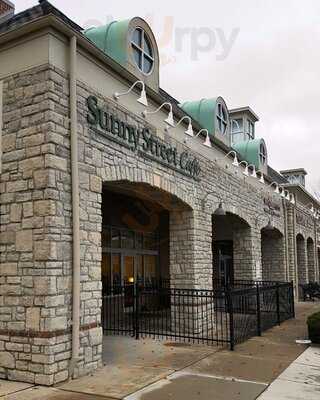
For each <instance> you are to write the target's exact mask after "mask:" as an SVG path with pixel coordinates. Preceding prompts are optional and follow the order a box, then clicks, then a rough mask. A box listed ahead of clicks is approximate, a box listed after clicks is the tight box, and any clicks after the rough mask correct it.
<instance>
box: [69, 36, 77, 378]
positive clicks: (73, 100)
mask: <svg viewBox="0 0 320 400" xmlns="http://www.w3.org/2000/svg"><path fill="white" fill-rule="evenodd" d="M69 90H70V136H71V179H72V183H71V184H72V233H73V241H72V259H73V281H72V355H71V361H70V370H69V377H70V378H72V377H73V375H74V369H75V367H76V365H77V361H78V358H79V347H80V339H79V333H80V217H79V170H78V131H77V128H78V126H77V125H78V123H77V39H76V37H75V36H73V37H72V38H71V39H70V89H69Z"/></svg>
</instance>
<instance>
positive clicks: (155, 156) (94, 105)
mask: <svg viewBox="0 0 320 400" xmlns="http://www.w3.org/2000/svg"><path fill="white" fill-rule="evenodd" d="M87 106H88V109H89V113H88V114H87V121H88V123H89V124H90V128H91V129H92V130H93V131H95V132H97V133H99V134H100V135H104V136H106V137H108V139H111V140H112V141H114V142H116V143H118V144H120V145H122V146H125V147H127V148H128V149H130V150H132V151H135V152H137V153H138V154H139V155H140V156H142V157H144V158H148V159H150V160H153V161H156V162H158V163H160V164H163V165H165V166H166V167H168V168H171V169H173V170H176V171H178V172H180V173H182V174H184V175H186V176H188V177H190V178H193V179H195V180H199V175H200V172H201V167H200V162H199V160H198V159H197V158H195V157H194V156H192V154H190V153H189V152H188V151H184V152H182V153H181V154H179V153H178V151H177V149H176V147H172V146H171V145H170V144H168V143H166V142H164V141H162V140H161V139H159V138H158V137H157V136H155V135H153V134H152V133H151V132H150V130H149V129H148V128H143V129H137V128H136V127H135V126H133V125H130V124H128V123H127V122H125V121H121V120H120V119H119V118H117V117H116V116H115V115H113V114H111V113H107V112H106V111H104V110H103V109H101V108H100V107H99V106H98V100H97V98H96V97H95V96H89V97H88V98H87Z"/></svg>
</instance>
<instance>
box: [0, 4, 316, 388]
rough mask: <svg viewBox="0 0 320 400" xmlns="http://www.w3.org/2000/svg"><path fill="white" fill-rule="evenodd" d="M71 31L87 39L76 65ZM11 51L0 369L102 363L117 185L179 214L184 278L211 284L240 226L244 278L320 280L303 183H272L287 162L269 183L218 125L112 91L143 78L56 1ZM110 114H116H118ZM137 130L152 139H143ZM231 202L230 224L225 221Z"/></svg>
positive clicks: (179, 276) (37, 14) (63, 372)
mask: <svg viewBox="0 0 320 400" xmlns="http://www.w3.org/2000/svg"><path fill="white" fill-rule="evenodd" d="M145 29H148V28H147V27H146V28H145ZM26 32H28V33H26ZM149 34H150V35H151V33H149ZM26 35H27V36H26ZM71 38H76V40H77V47H76V68H75V72H74V71H73V72H72V71H71V63H70V59H71V56H70V53H71V44H70V39H71ZM31 50H32V54H31V55H30V51H31ZM0 62H1V63H2V64H1V65H3V68H2V69H1V72H0V80H1V86H0V87H1V99H2V101H1V102H0V103H2V109H1V112H0V117H1V120H2V132H1V136H2V149H1V153H2V154H1V176H0V210H1V212H0V250H1V254H0V271H1V275H0V376H1V378H7V379H10V380H18V381H24V382H30V383H36V384H43V385H53V384H56V383H59V382H62V381H65V380H67V379H68V378H73V377H77V376H80V375H83V374H86V373H88V372H90V371H93V370H95V369H97V368H98V367H99V366H101V363H102V359H101V354H102V329H101V306H102V302H101V298H102V292H101V290H102V282H101V259H102V247H103V246H102V239H101V234H102V231H103V223H102V206H103V188H104V187H106V186H107V187H110V185H111V186H112V187H116V188H117V190H119V191H121V192H122V193H124V194H130V195H132V196H133V195H134V196H137V197H140V198H141V199H146V200H148V201H153V202H156V203H158V204H159V205H161V207H162V208H163V209H165V210H166V211H167V212H168V213H169V257H170V258H169V275H170V276H169V278H170V285H171V286H172V287H178V288H179V287H180V288H197V289H212V286H213V284H214V283H215V280H217V279H218V278H217V277H216V275H215V273H216V272H217V271H215V270H214V268H213V265H214V262H215V260H214V256H213V254H214V251H213V248H214V246H215V241H219V242H220V241H224V240H226V239H228V240H229V241H230V238H231V239H232V243H233V269H234V278H235V279H246V280H261V279H264V280H277V281H278V280H279V281H291V280H292V281H294V284H295V286H296V288H297V290H298V284H299V283H304V282H308V281H311V280H319V259H318V252H317V243H318V236H317V219H316V218H315V216H314V215H311V214H310V212H309V208H308V204H307V202H305V201H303V202H300V201H299V187H298V189H297V190H296V193H295V199H296V202H295V204H293V203H292V202H290V201H288V199H287V200H286V199H285V198H284V197H281V196H279V195H278V194H276V193H274V187H272V186H270V184H272V181H274V180H275V179H279V187H280V186H281V185H282V184H283V182H284V185H285V184H286V181H285V179H284V178H283V177H282V176H281V175H280V174H278V173H276V172H275V171H273V172H272V171H271V172H270V173H268V170H266V172H265V174H264V179H265V183H261V181H259V180H258V179H256V178H255V177H254V176H247V175H245V174H244V172H245V170H244V168H242V167H241V166H240V167H238V166H234V165H233V164H232V159H231V157H232V154H231V155H230V156H228V153H229V151H230V150H231V147H230V148H227V147H226V146H224V145H222V144H221V143H220V144H219V141H217V140H216V139H215V137H211V146H212V147H211V148H209V147H204V146H203V140H202V138H201V137H198V138H187V140H185V130H186V126H183V125H182V124H181V125H180V126H179V127H176V128H174V129H169V130H165V129H164V124H163V119H164V118H165V117H166V116H167V114H168V112H167V111H166V109H162V110H160V111H159V113H158V114H156V115H155V116H154V117H150V118H145V117H144V116H142V114H141V111H143V107H142V106H141V104H137V103H136V97H137V94H136V93H135V92H134V91H133V92H131V93H129V94H128V96H127V97H124V98H123V101H122V98H121V101H120V100H115V99H114V97H113V93H114V92H116V91H119V92H120V91H123V90H126V89H128V88H129V87H130V86H131V83H133V82H134V80H135V79H136V77H134V76H132V74H131V75H130V74H127V73H126V70H125V69H124V68H123V67H121V65H118V64H117V63H116V62H114V61H113V60H111V59H110V57H108V56H107V55H106V54H104V53H103V52H101V50H99V49H98V47H97V46H96V45H95V44H94V43H92V42H91V41H89V40H88V38H87V37H85V36H84V35H83V33H82V32H81V30H80V29H78V27H77V26H76V25H75V24H74V23H72V21H70V20H68V19H67V18H66V17H65V16H63V15H62V14H61V13H60V12H59V11H58V10H56V9H54V8H53V7H52V6H51V5H50V4H49V3H47V2H46V1H42V2H41V4H40V5H39V6H36V7H35V8H34V9H32V10H31V12H30V11H29V13H28V14H27V15H24V16H16V17H13V19H12V21H11V20H9V21H8V22H6V23H5V24H3V25H0ZM71 73H75V74H76V122H77V129H76V133H77V156H78V163H77V167H78V176H79V180H78V182H77V186H78V190H79V210H78V211H79V224H80V243H79V246H80V282H79V283H80V289H79V293H77V294H78V295H79V296H80V316H79V340H80V343H79V354H78V357H77V358H76V359H73V356H72V329H73V328H74V324H75V323H76V321H74V320H73V318H74V314H73V311H74V310H73V297H74V296H75V293H74V292H73V279H74V253H73V245H74V237H73V229H74V226H73V222H74V218H75V210H74V208H73V202H72V184H74V182H72V168H73V167H74V165H73V163H72V162H71V152H72V142H71V131H70V129H71V128H70V120H71V114H72V112H71V107H72V105H71V104H72V101H71V97H72V96H71V85H72V81H71V79H70V76H71ZM138 78H139V76H138ZM155 82H156V81H151V83H150V85H151V86H153V85H156V83H155ZM148 94H149V95H150V102H151V104H152V105H151V106H149V107H150V108H152V109H153V108H157V107H158V106H159V105H161V104H162V103H164V102H168V101H169V100H168V99H169V97H168V95H166V94H165V93H164V92H163V91H161V90H159V92H158V93H154V91H152V90H150V91H149V92H148ZM90 104H91V106H90ZM92 105H94V106H95V107H93V106H92ZM95 110H100V111H99V112H100V113H95ZM173 114H174V117H175V119H177V120H179V119H180V118H181V117H182V116H183V115H184V112H183V110H182V109H180V108H179V107H178V105H177V104H174V107H173ZM106 115H108V116H111V117H112V120H111V119H110V121H111V122H110V124H113V125H110V127H108V126H107V125H108V122H107V120H106V119H103V118H106ZM111 117H110V118H111ZM212 117H214V115H213V116H212ZM192 122H193V127H194V129H197V130H200V129H201V128H203V126H202V125H201V122H202V121H198V120H197V119H196V118H193V120H192ZM120 127H122V130H121V128H120ZM133 128H134V129H135V130H132V129H133ZM137 132H138V133H139V132H140V135H141V136H140V140H142V144H141V146H142V147H138V146H136V142H135V136H134V135H135V134H136V133H137ZM144 135H146V136H144ZM143 144H144V147H143ZM148 146H149V147H148ZM152 146H154V147H153V148H152ZM161 146H163V147H161ZM164 153H165V154H164ZM175 157H176V158H177V159H179V160H178V161H177V160H176V162H175V161H174V160H175ZM275 177H276V178H275ZM283 190H284V189H283ZM288 190H289V189H288ZM310 199H311V200H310V202H312V203H313V204H314V206H315V207H316V205H317V203H316V202H315V200H313V199H312V197H310ZM219 203H222V205H223V208H224V210H225V212H226V218H227V220H226V224H229V225H228V226H229V228H228V229H229V231H228V232H227V228H225V229H223V228H221V226H220V225H219V222H217V223H216V225H215V221H214V219H215V218H216V217H215V215H214V210H215V209H216V208H217V207H218V205H219ZM268 222H270V223H271V224H272V227H273V232H271V233H270V231H268V232H267V231H266V226H267V225H268ZM214 227H216V229H215V228H214Z"/></svg>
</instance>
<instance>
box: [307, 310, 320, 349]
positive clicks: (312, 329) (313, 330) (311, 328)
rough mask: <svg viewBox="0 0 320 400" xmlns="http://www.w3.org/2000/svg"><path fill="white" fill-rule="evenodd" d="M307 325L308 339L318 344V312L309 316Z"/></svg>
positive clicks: (319, 341) (319, 316) (319, 335)
mask: <svg viewBox="0 0 320 400" xmlns="http://www.w3.org/2000/svg"><path fill="white" fill-rule="evenodd" d="M307 324H308V332H309V339H310V340H311V341H312V343H316V344H320V312H317V313H315V314H312V315H310V317H309V318H308V320H307Z"/></svg>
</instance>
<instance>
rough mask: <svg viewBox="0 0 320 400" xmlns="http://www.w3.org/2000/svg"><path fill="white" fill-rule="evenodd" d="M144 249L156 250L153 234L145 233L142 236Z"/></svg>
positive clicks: (155, 239) (156, 245) (155, 240)
mask: <svg viewBox="0 0 320 400" xmlns="http://www.w3.org/2000/svg"><path fill="white" fill-rule="evenodd" d="M143 247H144V249H145V250H158V244H157V238H156V235H154V234H145V236H144V246H143Z"/></svg>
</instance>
